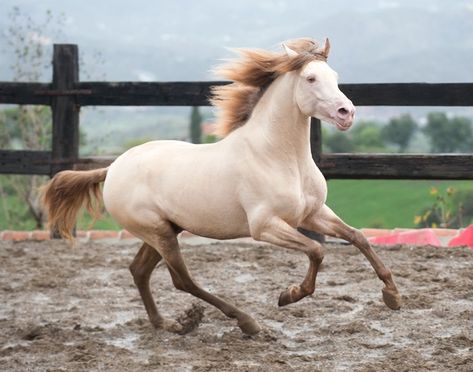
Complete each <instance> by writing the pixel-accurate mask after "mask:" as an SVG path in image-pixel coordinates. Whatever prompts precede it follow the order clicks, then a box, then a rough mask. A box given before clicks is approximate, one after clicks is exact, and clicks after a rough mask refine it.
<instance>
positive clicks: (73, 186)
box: [42, 168, 108, 239]
mask: <svg viewBox="0 0 473 372" xmlns="http://www.w3.org/2000/svg"><path fill="white" fill-rule="evenodd" d="M107 170H108V168H102V169H94V170H90V171H62V172H59V173H58V174H56V175H55V176H54V177H53V178H52V179H51V181H49V182H48V183H47V184H46V185H45V186H44V188H43V192H42V194H43V195H42V200H43V205H44V206H45V208H46V211H47V213H48V220H49V221H48V227H49V228H50V229H55V230H56V231H57V232H58V233H59V234H60V235H61V236H62V237H64V238H67V239H73V237H72V230H73V228H74V225H75V223H76V219H77V213H78V212H79V209H80V208H81V207H82V206H84V205H85V207H86V208H87V210H88V211H89V213H90V214H91V215H92V216H93V217H94V219H97V218H98V217H100V208H99V207H100V203H101V201H102V193H101V191H100V184H101V183H102V182H103V181H104V180H105V177H106V175H107ZM94 199H96V202H94Z"/></svg>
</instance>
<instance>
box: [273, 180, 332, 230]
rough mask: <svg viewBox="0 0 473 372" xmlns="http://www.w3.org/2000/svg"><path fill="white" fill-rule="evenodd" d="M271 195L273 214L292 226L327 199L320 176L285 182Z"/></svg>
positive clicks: (324, 185)
mask: <svg viewBox="0 0 473 372" xmlns="http://www.w3.org/2000/svg"><path fill="white" fill-rule="evenodd" d="M275 191H276V192H275V193H274V194H273V198H272V199H273V206H274V208H275V209H276V210H275V213H276V214H277V215H279V216H280V217H281V218H283V219H284V220H286V221H287V222H288V223H290V224H292V225H299V224H300V223H301V222H302V221H303V220H304V219H305V218H306V217H307V216H308V215H310V214H311V213H312V212H313V211H315V210H318V209H320V208H321V207H322V206H323V205H324V203H325V201H326V198H327V183H326V181H325V179H324V178H323V176H322V175H321V174H320V177H319V175H318V174H315V175H314V174H312V175H311V176H309V177H305V178H295V179H292V180H290V179H289V180H286V182H285V184H284V185H281V186H279V188H278V190H275Z"/></svg>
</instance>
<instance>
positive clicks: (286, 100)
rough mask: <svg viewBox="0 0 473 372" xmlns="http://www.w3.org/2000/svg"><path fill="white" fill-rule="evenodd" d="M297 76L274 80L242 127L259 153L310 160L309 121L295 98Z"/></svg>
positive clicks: (285, 75) (290, 75) (292, 74)
mask: <svg viewBox="0 0 473 372" xmlns="http://www.w3.org/2000/svg"><path fill="white" fill-rule="evenodd" d="M295 83H296V73H286V74H284V75H282V76H280V77H279V78H278V79H276V80H275V81H274V82H273V83H272V84H271V85H270V86H269V87H268V89H267V90H266V92H265V93H264V94H263V96H262V97H261V99H260V100H259V102H258V104H257V105H256V107H255V108H254V111H253V114H252V115H251V118H250V120H249V121H248V123H247V124H245V126H244V127H246V128H245V131H246V133H247V134H249V137H250V139H251V138H254V140H255V141H257V142H258V144H260V145H261V142H263V146H261V151H271V152H272V153H273V154H274V155H275V156H277V154H281V155H283V156H284V158H285V159H287V158H288V157H289V158H290V159H291V160H295V161H298V162H299V161H305V160H307V159H308V158H311V153H310V120H309V118H308V117H307V116H305V115H303V114H302V113H301V111H300V110H299V107H298V106H297V104H296V101H295V98H294V89H295Z"/></svg>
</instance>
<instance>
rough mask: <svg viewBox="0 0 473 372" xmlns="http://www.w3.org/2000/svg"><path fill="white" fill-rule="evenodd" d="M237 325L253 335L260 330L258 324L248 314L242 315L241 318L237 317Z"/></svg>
mask: <svg viewBox="0 0 473 372" xmlns="http://www.w3.org/2000/svg"><path fill="white" fill-rule="evenodd" d="M238 327H240V329H241V331H242V332H243V333H245V334H247V335H250V336H252V335H255V334H257V333H258V332H259V331H261V326H260V325H259V324H258V322H257V321H256V320H254V319H253V318H251V317H250V316H248V317H244V318H243V319H239V320H238Z"/></svg>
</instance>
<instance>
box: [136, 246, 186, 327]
mask: <svg viewBox="0 0 473 372" xmlns="http://www.w3.org/2000/svg"><path fill="white" fill-rule="evenodd" d="M161 259H162V257H161V255H160V254H159V253H158V252H157V251H156V250H155V249H154V248H153V247H151V246H150V245H149V244H147V243H144V244H143V245H142V246H141V248H140V250H139V251H138V253H137V254H136V256H135V258H134V259H133V262H132V263H131V265H130V271H131V274H132V275H133V280H134V282H135V284H136V286H137V288H138V291H139V292H140V296H141V299H142V300H143V304H144V306H145V309H146V312H147V313H148V317H149V320H150V322H151V324H152V325H153V326H154V327H155V328H164V329H167V330H169V331H179V326H178V324H177V323H175V322H174V323H173V322H171V321H168V320H165V319H164V318H163V317H162V316H161V314H160V313H159V311H158V309H157V307H156V304H155V302H154V300H153V296H152V294H151V289H150V287H149V279H150V277H151V273H152V272H153V270H154V268H155V267H156V265H157V264H158V262H159V261H161Z"/></svg>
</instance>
